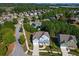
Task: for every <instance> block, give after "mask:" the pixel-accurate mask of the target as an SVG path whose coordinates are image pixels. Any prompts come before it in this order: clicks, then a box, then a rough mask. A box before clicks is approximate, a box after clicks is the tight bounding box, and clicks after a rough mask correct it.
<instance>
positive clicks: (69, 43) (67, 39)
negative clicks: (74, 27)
mask: <svg viewBox="0 0 79 59" xmlns="http://www.w3.org/2000/svg"><path fill="white" fill-rule="evenodd" d="M58 41H59V43H60V46H65V47H68V49H76V48H77V45H76V44H77V41H76V37H75V36H74V35H66V34H59V35H58Z"/></svg>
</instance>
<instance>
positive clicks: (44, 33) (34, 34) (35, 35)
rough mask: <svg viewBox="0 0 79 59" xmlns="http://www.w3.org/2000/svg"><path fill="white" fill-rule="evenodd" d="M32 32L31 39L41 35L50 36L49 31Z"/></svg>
mask: <svg viewBox="0 0 79 59" xmlns="http://www.w3.org/2000/svg"><path fill="white" fill-rule="evenodd" d="M32 34H33V39H35V38H37V39H39V38H40V37H41V36H42V35H46V36H47V37H49V38H50V36H49V33H48V32H44V31H39V32H34V33H32Z"/></svg>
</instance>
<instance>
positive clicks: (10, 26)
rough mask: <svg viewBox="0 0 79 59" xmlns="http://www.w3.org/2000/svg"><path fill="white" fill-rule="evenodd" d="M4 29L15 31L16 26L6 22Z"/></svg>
mask: <svg viewBox="0 0 79 59" xmlns="http://www.w3.org/2000/svg"><path fill="white" fill-rule="evenodd" d="M3 28H10V29H12V30H14V29H15V26H14V24H13V22H11V21H6V22H5V23H4V25H3Z"/></svg>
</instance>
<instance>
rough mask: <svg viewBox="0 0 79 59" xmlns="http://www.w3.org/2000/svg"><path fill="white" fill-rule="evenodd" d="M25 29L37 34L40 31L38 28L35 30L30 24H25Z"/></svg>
mask: <svg viewBox="0 0 79 59" xmlns="http://www.w3.org/2000/svg"><path fill="white" fill-rule="evenodd" d="M24 28H25V30H26V31H28V32H36V31H38V30H37V29H36V28H33V27H32V26H31V25H30V24H28V23H25V24H24Z"/></svg>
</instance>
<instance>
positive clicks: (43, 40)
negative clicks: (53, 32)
mask: <svg viewBox="0 0 79 59" xmlns="http://www.w3.org/2000/svg"><path fill="white" fill-rule="evenodd" d="M32 35H33V36H32V40H33V41H35V40H36V39H37V40H38V43H39V45H41V46H42V45H47V46H49V45H50V36H49V33H48V32H44V31H39V32H35V33H32Z"/></svg>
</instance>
